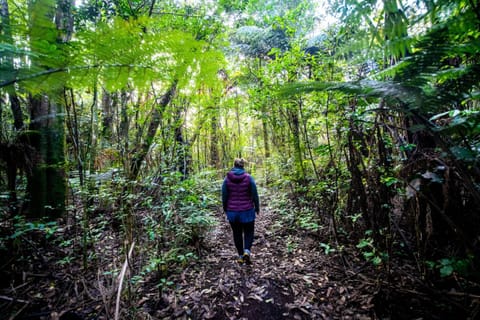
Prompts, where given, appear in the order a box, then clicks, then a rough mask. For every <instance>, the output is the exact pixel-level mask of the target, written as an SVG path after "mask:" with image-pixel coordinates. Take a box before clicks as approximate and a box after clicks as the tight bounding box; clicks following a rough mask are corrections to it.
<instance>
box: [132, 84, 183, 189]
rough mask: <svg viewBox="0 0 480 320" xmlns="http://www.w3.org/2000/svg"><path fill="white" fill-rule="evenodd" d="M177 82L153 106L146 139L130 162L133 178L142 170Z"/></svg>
mask: <svg viewBox="0 0 480 320" xmlns="http://www.w3.org/2000/svg"><path fill="white" fill-rule="evenodd" d="M177 83H178V82H177V81H173V83H172V84H171V85H170V88H169V89H168V90H167V92H166V93H165V94H164V95H163V96H162V98H161V99H160V102H159V103H158V105H156V106H154V108H153V112H152V118H151V119H150V123H149V125H148V129H147V136H146V138H145V141H144V142H143V143H142V144H141V145H140V146H138V148H137V150H135V152H134V156H133V158H132V160H131V162H130V179H131V180H135V179H136V178H137V176H138V173H139V172H140V167H141V165H142V162H143V160H144V159H145V156H146V155H147V152H148V150H149V149H150V146H151V145H152V143H153V140H154V138H155V135H156V133H157V129H158V127H159V125H160V122H161V120H162V114H163V111H164V110H165V107H166V106H167V105H168V104H169V103H170V101H172V99H173V97H174V95H175V92H176V90H177Z"/></svg>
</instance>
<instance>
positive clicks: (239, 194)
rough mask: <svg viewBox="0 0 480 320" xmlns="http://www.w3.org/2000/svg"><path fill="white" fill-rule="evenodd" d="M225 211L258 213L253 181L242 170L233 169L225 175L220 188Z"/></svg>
mask: <svg viewBox="0 0 480 320" xmlns="http://www.w3.org/2000/svg"><path fill="white" fill-rule="evenodd" d="M222 200H223V209H224V210H225V211H247V210H250V209H253V208H255V209H256V210H255V211H258V207H259V205H258V193H257V187H256V185H255V181H254V180H253V178H252V177H251V176H250V175H249V174H248V173H246V172H245V171H244V170H243V169H240V168H234V169H233V170H231V171H229V172H228V173H227V176H226V177H225V180H224V182H223V186H222Z"/></svg>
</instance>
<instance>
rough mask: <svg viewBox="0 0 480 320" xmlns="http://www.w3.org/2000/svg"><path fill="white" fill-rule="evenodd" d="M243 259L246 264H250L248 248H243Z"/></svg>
mask: <svg viewBox="0 0 480 320" xmlns="http://www.w3.org/2000/svg"><path fill="white" fill-rule="evenodd" d="M243 261H245V263H246V264H252V259H250V250H245V253H244V254H243Z"/></svg>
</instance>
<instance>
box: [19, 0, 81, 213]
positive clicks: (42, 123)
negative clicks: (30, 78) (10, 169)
mask: <svg viewBox="0 0 480 320" xmlns="http://www.w3.org/2000/svg"><path fill="white" fill-rule="evenodd" d="M36 5H38V6H41V5H42V4H40V3H37V4H36ZM43 5H47V4H43ZM72 7H73V0H58V1H57V3H56V8H55V10H56V11H55V12H50V11H47V12H46V14H47V16H46V17H37V18H35V17H34V19H33V20H32V30H34V28H37V29H35V30H36V31H35V32H34V35H33V36H32V38H31V41H32V43H33V41H38V40H39V39H40V38H42V39H43V34H42V33H41V32H39V31H38V30H39V28H40V26H37V25H36V24H37V21H36V20H35V19H48V15H49V14H50V13H51V14H52V16H54V21H55V26H56V29H57V37H56V45H57V46H59V47H61V46H62V45H63V44H65V43H66V42H68V41H69V40H70V39H71V37H72V33H73V16H72V13H71V10H72ZM38 23H42V22H41V20H39V21H38ZM33 63H34V64H39V62H38V61H35V60H34V61H33ZM49 95H50V96H49ZM49 95H47V93H42V94H38V95H36V96H31V97H30V99H29V103H30V116H31V121H30V131H31V132H30V135H29V138H30V143H31V146H32V147H33V148H34V150H35V151H36V157H37V159H36V160H37V161H35V162H34V167H33V169H32V172H31V174H30V175H29V176H28V182H27V189H28V194H29V196H30V208H29V209H30V210H29V212H28V214H29V215H30V216H31V217H37V218H38V217H43V216H49V217H50V218H57V217H60V216H62V215H63V213H64V212H65V201H66V187H67V185H66V175H65V154H64V152H65V123H64V117H63V114H64V110H65V107H64V105H63V103H64V99H63V96H64V88H62V87H59V88H58V89H54V90H53V91H52V92H50V93H49Z"/></svg>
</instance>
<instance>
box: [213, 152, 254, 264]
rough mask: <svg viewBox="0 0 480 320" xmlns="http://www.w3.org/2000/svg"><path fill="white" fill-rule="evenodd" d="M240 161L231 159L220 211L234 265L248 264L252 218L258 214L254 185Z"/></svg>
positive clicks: (242, 160) (249, 261)
mask: <svg viewBox="0 0 480 320" xmlns="http://www.w3.org/2000/svg"><path fill="white" fill-rule="evenodd" d="M245 163H246V161H245V160H244V159H238V158H237V159H235V161H234V163H233V169H231V170H230V171H229V172H228V173H227V175H226V177H225V180H224V181H223V184H222V203H223V211H224V212H225V213H226V214H227V219H228V222H229V223H230V226H231V227H232V231H233V241H234V243H235V247H236V248H237V251H238V260H237V261H238V263H240V264H244V263H246V264H251V263H252V260H251V251H250V250H251V248H252V244H253V234H254V227H255V216H256V215H258V214H259V213H260V202H259V199H258V191H257V185H256V184H255V180H254V179H253V177H252V176H250V175H249V174H248V173H246V172H245V169H244V167H245Z"/></svg>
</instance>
